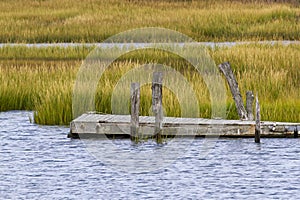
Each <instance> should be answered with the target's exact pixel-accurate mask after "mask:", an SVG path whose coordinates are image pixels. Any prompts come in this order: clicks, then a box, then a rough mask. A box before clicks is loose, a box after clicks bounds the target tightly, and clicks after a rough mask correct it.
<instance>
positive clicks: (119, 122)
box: [70, 113, 300, 137]
mask: <svg viewBox="0 0 300 200" xmlns="http://www.w3.org/2000/svg"><path fill="white" fill-rule="evenodd" d="M139 121H140V128H139V134H140V135H143V136H153V133H154V122H155V118H154V116H140V118H139ZM261 126H262V134H261V137H292V136H293V134H294V131H295V130H297V131H299V130H300V123H289V122H270V121H263V122H261ZM254 129H255V121H243V120H224V119H203V118H178V117H164V118H163V130H162V135H166V136H178V135H180V136H202V137H203V136H207V135H214V136H224V137H254V132H255V131H254ZM70 134H71V135H83V134H102V135H104V134H105V135H130V115H103V114H96V113H86V114H83V115H81V116H79V117H77V118H76V119H74V120H73V121H72V122H71V125H70Z"/></svg>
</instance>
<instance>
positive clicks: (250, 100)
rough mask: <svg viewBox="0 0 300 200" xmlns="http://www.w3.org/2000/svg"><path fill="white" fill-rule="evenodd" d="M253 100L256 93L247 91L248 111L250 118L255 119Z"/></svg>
mask: <svg viewBox="0 0 300 200" xmlns="http://www.w3.org/2000/svg"><path fill="white" fill-rule="evenodd" d="M253 100H254V95H253V92H252V91H247V93H246V111H247V117H248V120H250V121H253V119H254V117H253Z"/></svg>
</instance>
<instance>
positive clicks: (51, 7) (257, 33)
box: [0, 0, 300, 43]
mask: <svg viewBox="0 0 300 200" xmlns="http://www.w3.org/2000/svg"><path fill="white" fill-rule="evenodd" d="M0 10H1V13H0V26H1V30H0V43H6V42H12V43H14V42H18V43H19V42H24V43H41V42H46V43H47V42H101V41H103V40H105V39H107V38H108V37H109V36H112V35H114V34H117V33H119V32H122V31H126V30H130V29H135V28H142V27H164V28H169V29H172V30H177V31H179V32H181V33H184V34H186V35H188V36H190V37H192V38H193V39H195V40H197V41H236V40H299V39H300V34H299V32H300V25H299V20H300V7H299V1H297V0H290V1H288V0H287V1H284V0H283V1H276V2H275V1H269V0H268V1H267V0H256V1H253V0H236V1H232V0H228V1H223V0H206V1H189V0H188V1H166V0H154V1H148V0H141V1H129V0H101V1H99V0H89V1H81V0H52V1H43V0H37V1H32V0H25V1H23V0H22V1H21V0H13V1H1V2H0Z"/></svg>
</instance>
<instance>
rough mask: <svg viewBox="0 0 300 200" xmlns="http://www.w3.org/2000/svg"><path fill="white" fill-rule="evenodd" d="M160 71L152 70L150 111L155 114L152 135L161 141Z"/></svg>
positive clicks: (161, 75)
mask: <svg viewBox="0 0 300 200" xmlns="http://www.w3.org/2000/svg"><path fill="white" fill-rule="evenodd" d="M162 79H163V74H162V72H154V73H153V80H152V112H153V113H154V115H155V131H154V135H155V137H156V139H157V142H159V143H160V142H161V130H162V120H163V112H162Z"/></svg>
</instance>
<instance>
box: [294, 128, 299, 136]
mask: <svg viewBox="0 0 300 200" xmlns="http://www.w3.org/2000/svg"><path fill="white" fill-rule="evenodd" d="M298 137H299V136H298V127H297V126H296V127H295V129H294V138H298Z"/></svg>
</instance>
